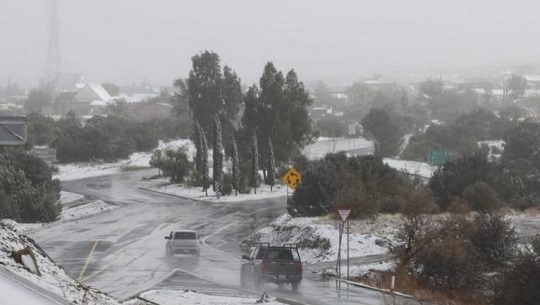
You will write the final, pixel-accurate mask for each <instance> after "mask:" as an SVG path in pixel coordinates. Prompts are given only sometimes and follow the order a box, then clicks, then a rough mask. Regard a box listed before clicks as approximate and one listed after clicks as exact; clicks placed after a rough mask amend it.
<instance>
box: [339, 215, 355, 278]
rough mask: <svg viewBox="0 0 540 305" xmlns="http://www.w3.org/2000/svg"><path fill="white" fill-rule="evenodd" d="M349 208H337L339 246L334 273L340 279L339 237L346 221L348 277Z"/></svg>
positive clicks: (340, 237)
mask: <svg viewBox="0 0 540 305" xmlns="http://www.w3.org/2000/svg"><path fill="white" fill-rule="evenodd" d="M351 211H352V210H351V209H339V210H338V214H339V217H340V218H341V223H340V224H339V247H338V249H339V250H338V259H337V263H336V273H337V276H338V278H339V279H341V239H342V236H343V230H344V227H345V223H347V280H348V279H349V221H348V218H349V215H350V214H351Z"/></svg>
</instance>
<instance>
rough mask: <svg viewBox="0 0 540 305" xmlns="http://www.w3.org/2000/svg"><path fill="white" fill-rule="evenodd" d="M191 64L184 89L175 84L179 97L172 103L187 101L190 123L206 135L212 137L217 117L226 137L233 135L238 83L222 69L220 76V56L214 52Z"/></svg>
mask: <svg viewBox="0 0 540 305" xmlns="http://www.w3.org/2000/svg"><path fill="white" fill-rule="evenodd" d="M191 60H192V63H193V68H192V69H191V71H190V72H189V78H188V79H187V88H186V86H185V83H184V82H183V81H182V80H177V81H176V82H175V86H177V87H178V88H179V89H180V91H181V94H177V95H176V96H175V100H176V101H177V102H178V101H180V100H182V98H184V97H185V96H187V97H188V101H189V102H188V104H189V108H190V110H191V114H192V117H193V119H195V120H198V121H199V124H200V125H201V127H202V129H203V130H205V131H206V132H207V134H210V135H212V133H211V130H212V125H213V120H214V116H215V115H216V114H217V115H219V117H220V119H221V121H222V124H223V126H225V134H226V135H230V134H232V132H233V130H234V121H235V120H236V116H237V115H238V112H239V110H240V106H241V105H242V102H243V96H242V90H241V85H240V79H239V78H238V76H237V75H236V73H235V72H234V71H233V70H232V69H231V68H230V67H227V66H225V67H224V68H223V73H222V71H221V64H220V59H219V56H218V55H217V54H216V53H214V52H209V51H205V52H202V53H201V54H199V55H195V56H193V57H192V58H191ZM177 104H178V103H177ZM210 141H213V139H210Z"/></svg>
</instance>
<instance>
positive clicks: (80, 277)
mask: <svg viewBox="0 0 540 305" xmlns="http://www.w3.org/2000/svg"><path fill="white" fill-rule="evenodd" d="M98 243H99V240H96V241H95V242H94V245H93V246H92V250H90V253H88V257H87V258H86V261H85V262H84V266H83V268H82V270H81V273H80V274H79V281H80V280H81V279H82V277H83V275H84V273H85V272H86V268H87V267H88V264H89V263H90V258H92V254H93V253H94V250H96V247H97V244H98Z"/></svg>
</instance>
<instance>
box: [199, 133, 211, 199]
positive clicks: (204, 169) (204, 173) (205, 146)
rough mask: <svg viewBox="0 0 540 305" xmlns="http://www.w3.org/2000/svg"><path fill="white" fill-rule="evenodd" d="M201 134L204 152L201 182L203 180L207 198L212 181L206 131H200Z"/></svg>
mask: <svg viewBox="0 0 540 305" xmlns="http://www.w3.org/2000/svg"><path fill="white" fill-rule="evenodd" d="M200 134H201V141H202V143H201V148H202V149H201V150H202V159H201V170H202V173H201V180H202V187H203V191H204V192H205V193H206V196H208V187H209V184H210V181H209V180H210V179H209V177H208V143H207V142H206V135H205V133H204V130H203V129H202V127H201V129H200Z"/></svg>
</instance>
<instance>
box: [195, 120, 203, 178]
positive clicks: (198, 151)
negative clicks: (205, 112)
mask: <svg viewBox="0 0 540 305" xmlns="http://www.w3.org/2000/svg"><path fill="white" fill-rule="evenodd" d="M201 138H202V136H201V125H200V124H199V121H197V120H195V121H193V144H195V170H196V171H197V173H200V172H201V168H202V145H201V144H202V140H201Z"/></svg>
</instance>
